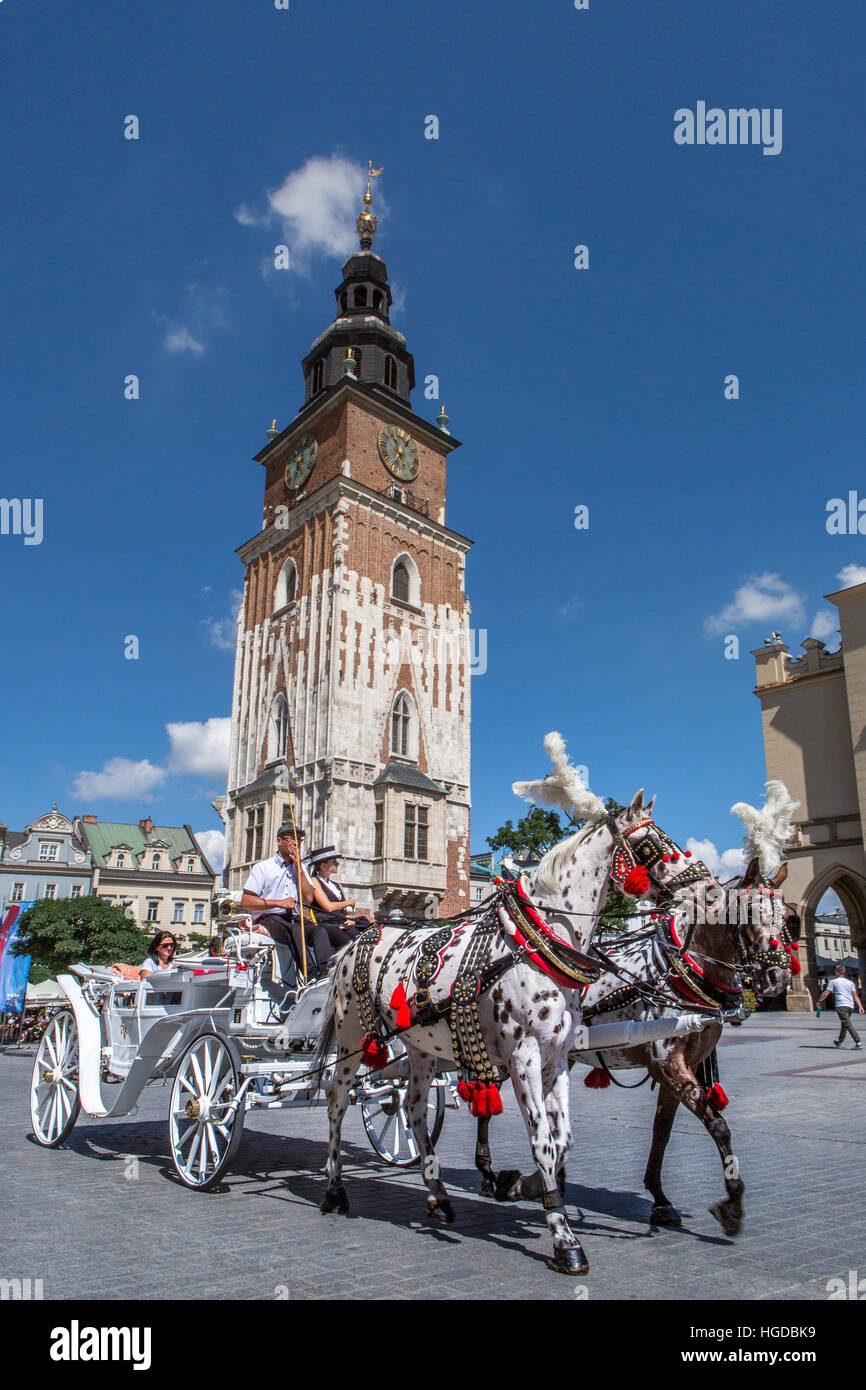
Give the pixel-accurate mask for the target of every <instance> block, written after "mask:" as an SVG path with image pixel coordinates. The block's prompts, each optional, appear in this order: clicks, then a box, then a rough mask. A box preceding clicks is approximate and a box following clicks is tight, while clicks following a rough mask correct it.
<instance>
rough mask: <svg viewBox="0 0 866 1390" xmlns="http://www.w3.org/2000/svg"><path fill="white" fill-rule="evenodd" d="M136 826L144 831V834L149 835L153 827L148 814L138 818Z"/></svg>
mask: <svg viewBox="0 0 866 1390" xmlns="http://www.w3.org/2000/svg"><path fill="white" fill-rule="evenodd" d="M138 827H139V829H140V830H143V831H144V833H145V835H149V834H150V832H151V830H152V829H153V821H152V820H151V819H150V816H145V818H144V820H140V821H139V822H138Z"/></svg>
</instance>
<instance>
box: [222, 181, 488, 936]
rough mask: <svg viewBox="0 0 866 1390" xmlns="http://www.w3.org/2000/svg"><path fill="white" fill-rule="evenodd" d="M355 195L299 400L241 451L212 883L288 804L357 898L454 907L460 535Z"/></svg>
mask: <svg viewBox="0 0 866 1390" xmlns="http://www.w3.org/2000/svg"><path fill="white" fill-rule="evenodd" d="M370 172H371V178H372V177H374V176H375V171H374V170H373V169H372V166H371V171H370ZM371 203H372V197H371V193H370V180H369V179H368V182H367V191H366V193H365V195H364V207H363V210H362V212H361V214H360V216H359V218H358V222H357V230H358V235H359V239H360V249H359V251H357V252H356V253H355V254H354V255H352V256H350V258H349V259H348V261H347V262H346V264H345V265H344V266H343V278H342V281H341V283H340V285H339V286H338V288H337V290H336V292H335V293H336V310H337V313H336V317H335V319H334V321H333V322H332V323H331V324H330V325H329V327H328V328H326V329H325V331H324V332H323V333H322V334H320V335H319V337H318V338H317V339H316V340H315V342H314V343H313V345H312V347H311V348H310V351H309V352H308V353H307V356H306V357H305V358H304V360H303V364H302V366H303V374H304V404H303V406H302V407H301V409H300V411H299V413H298V414H297V415H296V417H295V419H294V420H293V421H292V422H291V424H290V425H288V426H287V428H286V429H284V430H282V431H281V432H280V431H278V430H277V429H276V428H275V427H273V428H272V429H271V430H270V431H269V432H268V440H269V442H268V444H267V445H266V447H265V448H264V449H262V450H261V452H260V453H258V454H257V455H256V462H257V463H258V464H260V466H261V467H262V468H263V469H264V511H263V516H262V526H261V530H260V531H259V532H258V533H257V534H256V535H255V536H254V537H253V538H252V539H251V540H248V541H247V542H246V543H245V544H244V545H242V546H241V547H240V549H239V551H238V554H239V556H240V559H241V561H242V563H243V565H244V569H245V583H244V601H243V607H242V609H241V612H240V614H239V617H238V638H237V650H236V658H235V678H234V692H233V701H232V735H231V751H230V759H229V779H228V790H227V795H226V798H225V802H224V804H223V807H222V810H221V814H222V815H223V818H224V820H225V823H226V832H227V833H226V840H227V860H226V874H225V881H226V883H227V884H228V886H229V887H231V888H232V889H237V888H240V887H241V886H242V885H243V882H244V880H245V878H246V875H247V873H248V870H249V866H250V864H251V863H253V862H255V861H256V860H257V859H262V858H265V857H267V856H268V855H269V854H272V853H273V852H274V850H275V836H276V831H277V828H278V827H279V826H280V825H281V824H283V823H284V822H285V821H287V820H288V819H289V804H290V803H291V805H292V807H293V809H294V813H295V816H296V819H297V824H298V827H299V828H303V829H304V830H305V831H306V835H307V839H306V848H307V849H311V848H315V847H316V846H317V845H325V844H334V845H336V847H337V851H338V853H339V855H340V869H339V873H338V878H339V881H340V882H341V883H343V885H344V887H345V888H346V891H347V893H348V894H349V895H350V896H352V897H354V898H355V899H356V900H357V902H358V904H359V905H360V906H363V907H365V908H367V909H371V908H374V907H375V908H376V909H382V910H389V909H390V910H393V909H394V908H398V907H399V908H401V909H402V910H403V911H404V912H406V913H407V915H412V916H418V915H423V914H424V913H425V912H426V913H427V915H428V916H434V915H442V914H445V913H454V912H457V911H460V910H462V909H463V908H466V907H468V906H469V805H470V797H469V719H470V682H469V613H470V607H469V602H468V600H467V598H466V593H465V586H464V578H465V562H466V554H467V552H468V550H469V546H470V544H471V543H470V541H468V540H467V539H466V538H465V537H464V536H462V535H460V534H459V533H458V532H456V531H453V530H451V529H450V528H449V527H448V525H447V524H446V496H445V493H446V476H447V465H448V458H449V456H450V454H451V452H452V451H453V450H454V449H456V448H457V447H458V441H457V440H456V439H455V438H454V437H453V436H452V435H451V434H450V433H449V431H448V428H447V425H448V417H447V416H446V415H445V411H444V408H443V409H442V410H441V411H440V414H439V416H438V419H437V420H436V422H435V423H431V422H430V421H428V420H425V419H422V417H421V416H419V415H416V414H415V412H414V410H413V409H412V405H411V393H412V390H413V388H414V386H415V369H414V361H413V358H412V354H411V353H410V352H409V351H408V349H407V347H406V340H405V338H404V336H403V334H402V333H400V332H399V330H397V329H396V328H394V327H392V325H391V321H390V310H391V303H392V298H391V290H390V287H389V284H388V271H387V267H386V265H385V262H384V261H383V260H382V258H381V257H380V256H378V255H377V254H376V253H375V252H374V251H373V249H372V243H373V236H374V234H375V231H376V218H375V217H374V216H373V214H372V212H371Z"/></svg>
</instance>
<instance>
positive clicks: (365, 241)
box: [355, 159, 385, 251]
mask: <svg viewBox="0 0 866 1390" xmlns="http://www.w3.org/2000/svg"><path fill="white" fill-rule="evenodd" d="M368 165H369V172H368V174H367V191H366V193H365V194H364V209H363V212H361V213H359V215H358V220H357V222H356V223H355V230H356V231H357V233H358V236H359V237H360V238H361V250H362V251H369V250H370V247H371V246H372V245H373V237H374V236H375V235H376V228H377V226H378V225H379V224H378V221H377V220H376V218H375V217H374V216H373V214H372V212H371V211H370V206H371V204H372V202H373V195H372V193H371V192H370V180H371V179H377V178H378V177H379V175H380V174H381V173H383V172H384V169H385V166H384V164H383V165H382V168H381V169H374V168H373V161H372V159H371V160H368Z"/></svg>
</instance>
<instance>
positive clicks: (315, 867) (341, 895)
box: [309, 845, 370, 966]
mask: <svg viewBox="0 0 866 1390" xmlns="http://www.w3.org/2000/svg"><path fill="white" fill-rule="evenodd" d="M339 862H340V861H339V856H338V854H337V851H336V849H335V848H334V846H333V845H325V846H324V847H323V848H322V849H317V850H314V851H313V853H312V854H311V855H310V859H309V863H310V868H311V870H312V874H313V893H314V894H315V902H316V906H317V907H318V908H319V909H320V911H318V912H317V913H316V922H317V925H318V926H319V927H322V928H324V930H325V932H326V934H327V937H328V943H329V946H330V949H328V947H326V946H325V945H324V943H322V945H321V949H320V943H319V940H318V937H316V938H315V943H316V956H317V958H318V960H319V963H320V965H323V966H327V965H328V964H330V961H331V960H332V958H333V956H334V955H335V953H336V952H337V951H339V950H341V949H342V947H343V946H346V945H348V943H349V942H350V941H354V940H355V938H356V937H357V936H359V935H360V933H361V932H362V931H363V930H364V929H365V928H366V927H368V926H369V925H370V923H369V921H368V919H367V918H366V917H359V916H358V914H357V913H356V911H355V899H354V898H350V897H348V895H347V894H346V893H345V892H344V890H343V886H342V884H340V883H338V882H337V880H336V879H335V878H334V877H333V875H334V874H335V873H336V872H337V868H338V866H339Z"/></svg>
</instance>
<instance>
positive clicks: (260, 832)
mask: <svg viewBox="0 0 866 1390" xmlns="http://www.w3.org/2000/svg"><path fill="white" fill-rule="evenodd" d="M264 841H265V808H264V806H253V808H252V809H251V810H249V811H247V844H246V850H247V855H246V860H245V861H244V862H245V863H247V864H254V863H256V861H257V860H259V859H261V857H262V849H263V847H264Z"/></svg>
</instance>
